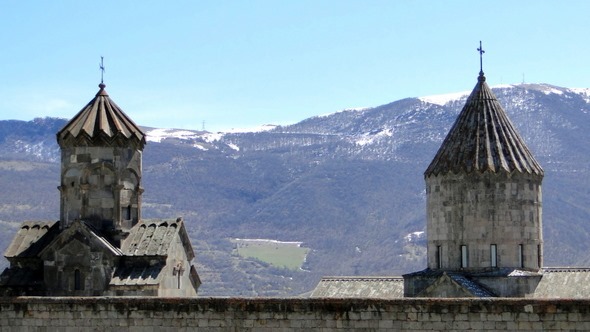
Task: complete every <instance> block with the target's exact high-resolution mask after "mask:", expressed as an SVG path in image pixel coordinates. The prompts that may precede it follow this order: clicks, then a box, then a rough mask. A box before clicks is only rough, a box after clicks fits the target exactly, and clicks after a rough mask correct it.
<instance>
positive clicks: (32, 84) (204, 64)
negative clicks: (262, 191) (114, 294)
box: [0, 0, 590, 131]
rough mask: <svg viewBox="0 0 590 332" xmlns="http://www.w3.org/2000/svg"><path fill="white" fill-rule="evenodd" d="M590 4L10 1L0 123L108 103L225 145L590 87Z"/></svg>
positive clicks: (5, 15)
mask: <svg viewBox="0 0 590 332" xmlns="http://www.w3.org/2000/svg"><path fill="white" fill-rule="evenodd" d="M588 13H590V1H563V2H561V1H543V0H535V1H497V0H496V1H475V0H469V1H467V0H466V1H452V0H451V1H434V0H432V1H409V0H408V1H404V0H396V1H394V0H389V1H371V0H367V1H345V0H343V1H330V0H325V1H318V0H310V1H294V0H281V1H279V0H273V1H270V0H268V1H257V0H250V1H245V0H244V1H237V0H236V1H222V0H220V1H109V0H104V1H94V2H90V1H79V0H75V1H74V0H72V1H61V0H55V1H9V0H4V1H2V10H1V11H0V43H1V45H2V47H1V48H0V119H2V120H6V119H20V120H31V119H33V118H35V117H39V116H56V117H63V118H70V117H72V116H73V115H74V114H75V113H77V112H78V111H79V110H80V109H81V108H82V107H83V106H84V105H85V104H86V103H87V102H88V101H90V100H91V99H92V98H93V96H94V94H95V93H96V92H97V91H98V87H97V85H98V83H100V71H99V68H98V67H99V62H100V56H104V58H105V60H104V61H105V67H106V71H105V76H104V80H105V84H106V85H107V88H106V89H107V91H108V92H109V94H110V96H111V98H112V99H113V100H114V101H115V102H116V103H117V104H118V105H119V106H121V107H122V108H123V110H124V111H125V112H126V113H127V114H128V115H129V116H131V117H132V118H133V119H134V120H135V122H136V123H138V124H140V125H145V126H152V127H166V128H187V129H201V127H202V123H203V121H205V128H206V129H207V130H210V131H217V130H228V129H231V128H248V127H254V126H257V125H261V124H290V123H295V122H298V121H300V120H303V119H305V118H308V117H311V116H314V115H321V114H327V113H332V112H335V111H338V110H342V109H345V108H356V107H367V106H378V105H381V104H385V103H388V102H391V101H394V100H398V99H401V98H405V97H417V96H427V95H433V94H444V93H450V92H458V91H464V90H471V89H472V88H473V86H474V85H475V83H476V77H477V74H478V71H479V57H478V53H477V51H476V48H477V47H478V43H479V40H482V41H483V47H484V49H485V50H486V53H485V55H484V71H485V73H486V76H487V78H488V83H490V84H491V85H495V84H510V83H521V82H522V81H523V77H524V80H525V81H526V82H527V83H550V84H554V85H558V86H564V87H580V88H583V87H586V88H587V87H590V69H589V68H590V66H589V65H588V62H589V60H590V55H589V53H590V52H589V51H590V46H589V45H590V19H589V17H588Z"/></svg>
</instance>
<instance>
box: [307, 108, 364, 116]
mask: <svg viewBox="0 0 590 332" xmlns="http://www.w3.org/2000/svg"><path fill="white" fill-rule="evenodd" d="M370 108H372V107H351V108H345V109H343V110H340V111H336V112H332V113H327V114H322V115H318V116H315V118H327V117H329V116H332V115H334V114H338V113H344V112H362V111H365V110H368V109H370Z"/></svg>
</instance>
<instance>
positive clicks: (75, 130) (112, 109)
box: [57, 83, 146, 149]
mask: <svg viewBox="0 0 590 332" xmlns="http://www.w3.org/2000/svg"><path fill="white" fill-rule="evenodd" d="M99 88H100V90H99V91H98V93H97V94H96V96H95V97H94V99H92V100H91V101H90V102H89V103H88V104H87V105H86V106H84V108H82V110H80V112H78V114H76V115H75V116H74V117H73V118H72V119H71V120H70V121H69V122H68V123H67V124H66V125H65V126H64V127H63V128H62V129H61V130H60V131H59V132H58V133H57V142H58V144H59V146H60V147H63V146H64V145H81V146H86V145H89V146H128V145H129V143H132V144H133V145H134V146H136V147H137V148H139V149H143V147H144V145H145V143H146V140H145V135H144V133H143V132H142V131H141V129H139V127H138V126H137V125H136V124H135V123H134V122H133V121H132V120H131V119H130V118H129V117H128V116H127V115H126V114H125V113H124V112H123V111H122V110H121V108H119V106H117V104H115V102H114V101H113V100H112V99H111V98H109V95H108V93H107V92H106V90H105V89H104V88H105V85H104V84H102V83H101V84H100V85H99Z"/></svg>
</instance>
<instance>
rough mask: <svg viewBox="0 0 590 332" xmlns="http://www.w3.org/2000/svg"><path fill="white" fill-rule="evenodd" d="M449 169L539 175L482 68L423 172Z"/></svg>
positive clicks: (454, 170) (446, 170)
mask: <svg viewBox="0 0 590 332" xmlns="http://www.w3.org/2000/svg"><path fill="white" fill-rule="evenodd" d="M451 172H452V173H455V174H457V173H473V172H479V173H483V172H492V173H499V172H507V173H513V172H520V173H529V174H533V175H540V176H543V169H542V168H541V166H540V165H539V163H538V162H537V160H535V157H533V155H532V153H531V152H530V151H529V149H528V148H527V146H526V145H525V143H524V141H523V139H522V138H521V137H520V135H519V134H518V133H517V131H516V129H515V128H514V125H513V124H512V122H511V121H510V119H508V117H507V116H506V112H505V111H504V109H502V106H501V105H500V103H499V102H498V99H497V98H496V96H495V95H494V93H493V92H492V90H491V89H490V87H489V86H488V85H487V83H486V78H485V76H484V74H483V72H480V74H479V77H478V80H477V85H476V86H475V88H474V89H473V91H472V92H471V95H470V96H469V98H468V99H467V102H466V103H465V106H464V107H463V110H462V111H461V113H460V114H459V116H458V117H457V120H456V121H455V124H454V125H453V127H452V128H451V130H450V131H449V134H448V135H447V137H446V139H445V140H444V142H443V143H442V145H441V147H440V149H439V150H438V152H437V153H436V156H435V157H434V159H433V160H432V162H431V163H430V166H428V168H427V169H426V171H425V172H424V176H425V177H430V176H432V175H434V176H437V175H439V174H447V173H451Z"/></svg>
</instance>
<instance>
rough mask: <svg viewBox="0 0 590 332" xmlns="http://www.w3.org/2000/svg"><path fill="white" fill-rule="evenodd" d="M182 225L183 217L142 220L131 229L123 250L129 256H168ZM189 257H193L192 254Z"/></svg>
mask: <svg viewBox="0 0 590 332" xmlns="http://www.w3.org/2000/svg"><path fill="white" fill-rule="evenodd" d="M181 226H182V220H181V219H177V220H142V221H140V222H139V223H137V225H135V226H134V227H133V228H132V229H131V230H130V234H129V237H128V238H127V239H126V240H125V242H124V244H123V248H122V249H123V252H124V253H125V255H127V256H167V255H168V250H169V249H170V245H171V243H172V241H174V238H175V236H176V234H178V233H179V231H180V229H181ZM181 236H182V235H181ZM191 250H192V248H191ZM189 257H190V258H189V259H192V256H191V255H189Z"/></svg>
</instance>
